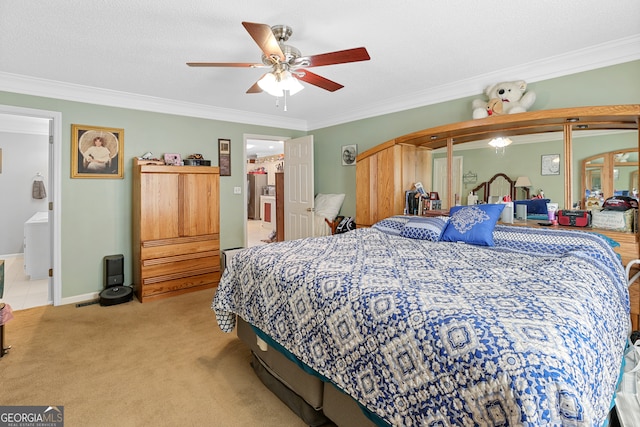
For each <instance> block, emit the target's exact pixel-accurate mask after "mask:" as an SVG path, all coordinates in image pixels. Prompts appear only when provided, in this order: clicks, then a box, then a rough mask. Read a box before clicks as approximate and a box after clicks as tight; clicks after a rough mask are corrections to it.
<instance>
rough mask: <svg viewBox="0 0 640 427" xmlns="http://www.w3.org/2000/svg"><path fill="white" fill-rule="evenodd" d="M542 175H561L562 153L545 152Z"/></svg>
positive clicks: (541, 166) (541, 168) (541, 167)
mask: <svg viewBox="0 0 640 427" xmlns="http://www.w3.org/2000/svg"><path fill="white" fill-rule="evenodd" d="M540 163H541V165H540V175H560V154H543V155H542V160H541V162H540Z"/></svg>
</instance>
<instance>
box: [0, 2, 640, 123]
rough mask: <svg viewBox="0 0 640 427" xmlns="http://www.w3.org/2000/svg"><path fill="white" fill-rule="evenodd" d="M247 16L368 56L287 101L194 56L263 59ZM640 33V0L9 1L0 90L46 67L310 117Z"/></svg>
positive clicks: (305, 49)
mask: <svg viewBox="0 0 640 427" xmlns="http://www.w3.org/2000/svg"><path fill="white" fill-rule="evenodd" d="M242 21H250V22H259V23H266V24H269V25H276V24H286V25H289V26H291V27H293V35H292V37H291V38H290V39H289V42H288V44H290V45H293V46H295V47H297V48H298V49H299V50H301V51H302V54H303V55H314V54H320V53H325V52H331V51H336V50H342V49H348V48H354V47H360V46H365V47H366V48H367V49H368V51H369V54H370V56H371V60H370V61H366V62H357V63H351V64H340V65H331V66H326V67H316V68H313V69H312V70H313V72H315V73H317V74H320V75H322V76H324V77H326V78H329V79H331V80H334V81H336V82H339V83H341V84H343V85H344V86H345V87H344V88H343V89H341V90H338V91H337V92H333V93H331V92H327V91H324V90H322V89H319V88H317V87H315V86H310V85H307V84H305V90H303V91H302V92H300V93H299V94H296V95H295V96H293V97H290V98H289V99H288V101H287V104H288V111H286V112H285V111H283V110H284V108H283V102H282V101H280V105H279V107H276V106H275V98H273V97H272V96H270V95H267V94H266V93H261V94H246V93H245V92H246V90H247V89H248V88H249V87H250V86H251V85H252V84H253V83H254V82H255V81H256V80H257V79H258V78H259V77H260V76H261V75H262V73H263V72H264V70H258V69H248V68H247V69H244V68H190V67H187V66H186V65H185V63H186V62H188V61H212V62H260V56H261V52H260V50H259V48H258V47H257V45H256V44H255V43H254V42H253V40H252V39H251V37H250V36H249V34H248V33H247V32H246V31H245V29H244V28H243V27H242V25H241V22H242ZM639 43H640V2H639V1H637V0H618V1H616V2H607V1H602V0H564V1H557V0H538V1H520V0H492V1H472V0H448V1H439V2H436V1H425V0H420V1H418V0H407V1H399V2H391V1H388V0H366V1H364V0H352V1H348V2H345V1H334V0H329V1H322V2H319V1H318V2H308V1H298V2H295V1H281V0H271V1H268V2H267V1H257V0H244V1H235V2H231V1H226V2H223V1H204V0H174V1H170V0H111V1H87V0H60V1H49V2H37V1H25V0H2V1H1V2H0V90H8V89H10V88H8V87H7V83H6V82H7V81H12V82H15V77H16V75H17V76H19V77H20V78H21V79H23V78H24V77H28V78H29V79H31V78H36V80H34V81H31V80H29V79H27V80H23V83H24V82H27V83H24V86H25V87H26V88H27V89H20V91H23V92H28V91H29V89H28V88H33V87H42V86H43V85H47V84H52V82H60V83H63V84H72V85H66V86H62V87H63V88H64V89H65V91H66V92H68V93H71V92H73V91H74V90H76V89H78V90H79V89H82V90H85V92H86V93H91V92H90V91H89V90H88V88H98V89H100V91H97V92H95V94H96V95H95V99H96V100H95V102H97V103H107V104H109V102H113V101H109V102H107V101H105V100H112V99H114V98H120V97H122V96H125V97H126V96H131V95H143V96H144V97H142V98H143V99H145V100H146V102H147V103H148V104H154V103H158V104H162V103H166V100H170V103H173V104H174V105H176V106H178V107H180V108H182V107H185V106H187V107H194V108H197V109H199V110H204V111H206V110H207V109H210V110H211V117H214V118H224V117H225V116H234V115H237V116H242V115H244V117H246V121H247V122H254V123H269V122H273V123H274V124H279V125H284V126H286V125H289V126H290V127H291V128H300V129H313V128H318V127H321V126H326V125H330V124H335V123H340V122H343V121H347V120H352V119H356V118H361V117H368V116H375V115H377V114H383V113H385V112H389V111H394V110H400V109H404V108H410V107H416V106H420V105H425V104H427V103H431V102H439V101H441V100H444V99H440V98H442V97H446V96H450V95H451V96H466V95H473V94H480V93H481V91H482V89H483V87H484V86H485V85H487V84H490V83H492V82H495V81H497V80H504V79H525V80H527V81H530V82H532V81H536V80H540V79H543V78H548V77H553V73H554V72H556V73H557V72H560V73H561V72H566V73H568V72H575V71H579V70H581V69H585V68H589V67H590V68H594V67H596V66H602V65H608V64H609V63H615V62H623V61H625V60H632V59H638V58H639V57H640V48H638V46H639ZM609 46H622V47H621V48H619V52H616V51H615V49H618V48H617V47H616V48H609ZM636 50H637V51H636ZM585 52H586V53H587V54H585ZM600 54H603V56H604V58H603V59H600V58H599V56H598V55H600ZM576 57H577V59H576ZM585 58H587V60H586V61H587V62H589V61H591V62H592V64H584V62H585ZM574 59H576V61H577V63H576V64H573V63H572V62H571V61H572V60H574ZM558 64H560V65H558ZM562 66H565V68H568V69H567V70H562V69H561V68H562ZM40 79H44V81H42V80H40ZM3 81H4V83H3ZM35 83H37V84H35ZM56 84H59V83H56ZM76 85H78V86H76ZM87 87H88V88H87ZM145 97H151V98H145ZM101 98H104V100H103V99H101ZM131 99H132V101H131V102H132V104H135V102H136V101H135V100H136V98H135V96H134V97H132V98H131ZM0 103H1V100H0ZM204 115H206V114H204Z"/></svg>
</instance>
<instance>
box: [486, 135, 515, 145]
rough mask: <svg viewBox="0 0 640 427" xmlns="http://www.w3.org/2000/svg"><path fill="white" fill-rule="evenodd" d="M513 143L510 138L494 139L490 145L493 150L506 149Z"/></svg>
mask: <svg viewBox="0 0 640 427" xmlns="http://www.w3.org/2000/svg"><path fill="white" fill-rule="evenodd" d="M511 142H513V141H511V140H510V139H509V138H502V137H500V138H493V139H492V140H491V141H489V145H490V146H492V147H493V148H504V147H506V146H507V145H509V144H511Z"/></svg>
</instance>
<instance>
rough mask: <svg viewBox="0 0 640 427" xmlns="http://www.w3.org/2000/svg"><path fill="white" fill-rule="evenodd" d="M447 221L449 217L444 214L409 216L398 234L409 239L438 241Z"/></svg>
mask: <svg viewBox="0 0 640 427" xmlns="http://www.w3.org/2000/svg"><path fill="white" fill-rule="evenodd" d="M448 222H449V218H448V217H446V216H437V217H426V218H424V217H415V218H411V219H409V222H407V223H406V224H405V226H404V227H403V228H402V231H401V232H400V235H401V236H402V237H408V238H410V239H418V240H428V241H430V242H438V241H440V237H441V236H442V232H443V231H444V229H445V228H446V227H447V223H448Z"/></svg>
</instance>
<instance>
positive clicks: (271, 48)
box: [242, 22, 284, 61]
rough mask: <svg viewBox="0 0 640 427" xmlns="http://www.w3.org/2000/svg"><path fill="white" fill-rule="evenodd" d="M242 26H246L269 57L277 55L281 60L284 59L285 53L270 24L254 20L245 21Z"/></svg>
mask: <svg viewBox="0 0 640 427" xmlns="http://www.w3.org/2000/svg"><path fill="white" fill-rule="evenodd" d="M242 26H244V28H245V29H246V30H247V32H248V33H249V35H250V36H251V38H253V40H254V41H255V42H256V43H257V44H258V46H260V49H262V52H264V54H265V56H266V57H267V58H271V57H273V56H275V57H277V58H279V59H280V60H281V61H284V54H283V53H282V49H280V45H279V44H278V40H276V37H275V36H274V35H273V31H271V27H270V26H268V25H267V24H256V23H254V22H243V23H242Z"/></svg>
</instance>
